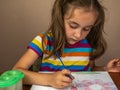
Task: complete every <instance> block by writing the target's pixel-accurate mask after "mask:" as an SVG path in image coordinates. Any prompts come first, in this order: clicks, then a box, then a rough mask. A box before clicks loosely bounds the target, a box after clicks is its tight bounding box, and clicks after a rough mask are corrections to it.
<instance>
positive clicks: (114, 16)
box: [0, 0, 120, 72]
mask: <svg viewBox="0 0 120 90" xmlns="http://www.w3.org/2000/svg"><path fill="white" fill-rule="evenodd" d="M103 1H104V2H102V3H103V4H104V5H105V7H106V8H107V10H106V14H107V19H106V26H105V32H106V33H107V35H105V37H106V39H107V43H108V49H107V51H106V53H105V54H104V55H103V56H102V57H101V58H100V60H97V64H98V65H104V64H106V62H107V61H108V60H109V59H112V58H114V57H115V58H118V57H119V58H120V48H119V44H120V42H119V40H118V39H119V38H120V35H119V29H120V21H119V16H118V15H120V10H119V9H118V6H119V3H120V0H114V2H113V0H103ZM53 2H54V0H0V41H1V43H0V72H2V71H5V70H8V69H11V68H12V66H13V65H14V64H15V63H16V62H17V60H18V59H19V58H20V57H21V55H22V54H23V53H24V52H25V50H26V47H27V45H28V44H29V42H30V41H31V40H32V39H33V37H35V36H36V35H37V34H39V33H40V32H42V31H45V30H46V29H47V27H48V26H49V21H50V11H51V6H52V4H53ZM101 61H102V62H101Z"/></svg>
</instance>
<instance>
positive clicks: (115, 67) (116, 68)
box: [106, 59, 120, 72]
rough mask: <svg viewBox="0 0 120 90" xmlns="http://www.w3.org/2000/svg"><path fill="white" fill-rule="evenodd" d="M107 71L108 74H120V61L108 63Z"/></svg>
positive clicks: (114, 60) (115, 60)
mask: <svg viewBox="0 0 120 90" xmlns="http://www.w3.org/2000/svg"><path fill="white" fill-rule="evenodd" d="M106 69H107V71H108V72H120V59H113V60H111V61H110V62H108V64H107V66H106Z"/></svg>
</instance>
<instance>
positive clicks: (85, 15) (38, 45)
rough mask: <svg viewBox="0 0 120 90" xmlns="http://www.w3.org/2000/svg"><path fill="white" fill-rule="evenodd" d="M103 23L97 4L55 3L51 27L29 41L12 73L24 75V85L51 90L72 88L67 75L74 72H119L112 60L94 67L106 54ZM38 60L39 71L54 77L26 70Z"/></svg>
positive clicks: (84, 0) (80, 0)
mask: <svg viewBox="0 0 120 90" xmlns="http://www.w3.org/2000/svg"><path fill="white" fill-rule="evenodd" d="M104 21H105V15H104V10H103V7H102V6H101V4H100V3H99V2H98V0H55V3H54V6H53V9H52V19H51V25H50V27H49V28H48V30H47V31H46V32H45V33H41V34H39V35H37V36H36V37H35V38H34V39H33V40H32V42H31V43H30V44H29V46H28V50H27V51H26V53H25V54H24V55H23V56H22V57H21V58H20V60H19V61H18V62H17V63H16V65H15V66H14V67H13V69H18V70H20V71H22V72H23V73H24V74H25V78H24V83H25V84H36V85H47V86H51V87H54V88H64V87H67V86H69V85H71V83H72V80H73V79H74V77H73V76H71V78H69V77H67V75H70V74H71V72H73V71H76V72H78V71H90V70H107V71H114V72H120V60H119V59H113V60H111V61H110V62H109V63H108V64H107V65H106V66H104V67H97V66H96V65H95V59H96V58H99V57H100V56H101V55H103V54H104V52H105V50H106V42H105V40H104V37H103V28H104ZM56 54H57V56H56ZM39 57H42V61H41V62H42V63H41V65H40V71H42V72H43V71H51V72H54V73H37V72H33V71H30V70H29V68H30V66H31V65H32V64H33V63H34V62H35V61H36V59H38V58H39ZM60 58H61V60H62V62H63V63H61V61H60ZM63 64H64V66H63Z"/></svg>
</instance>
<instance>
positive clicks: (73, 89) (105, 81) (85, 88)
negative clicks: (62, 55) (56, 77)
mask: <svg viewBox="0 0 120 90" xmlns="http://www.w3.org/2000/svg"><path fill="white" fill-rule="evenodd" d="M72 75H73V76H74V77H75V79H74V80H73V82H72V85H71V86H70V87H67V88H64V89H55V88H53V87H47V86H39V85H32V87H31V90H118V89H117V87H116V86H115V84H114V82H113V81H112V79H111V77H110V75H109V74H108V72H76V73H72Z"/></svg>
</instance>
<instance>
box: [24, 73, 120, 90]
mask: <svg viewBox="0 0 120 90" xmlns="http://www.w3.org/2000/svg"><path fill="white" fill-rule="evenodd" d="M109 74H110V76H111V78H112V79H113V81H114V83H115V85H116V86H117V88H118V90H120V72H118V73H116V72H109ZM30 87H31V86H30V85H23V90H30Z"/></svg>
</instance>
